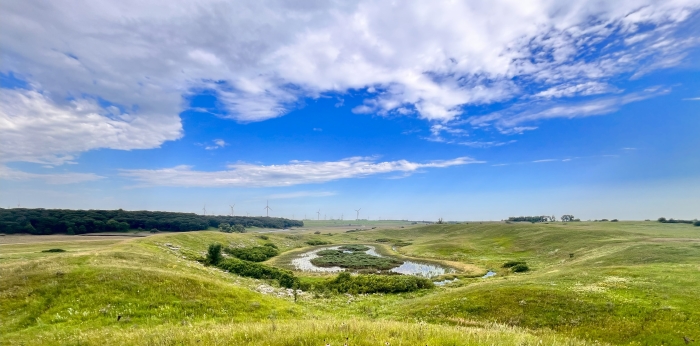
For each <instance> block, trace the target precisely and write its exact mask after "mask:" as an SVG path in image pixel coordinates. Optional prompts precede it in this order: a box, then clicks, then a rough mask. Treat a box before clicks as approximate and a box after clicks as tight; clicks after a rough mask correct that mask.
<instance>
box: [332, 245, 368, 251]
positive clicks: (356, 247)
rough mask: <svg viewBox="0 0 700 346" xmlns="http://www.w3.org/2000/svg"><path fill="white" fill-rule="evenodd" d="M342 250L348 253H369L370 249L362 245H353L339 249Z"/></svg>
mask: <svg viewBox="0 0 700 346" xmlns="http://www.w3.org/2000/svg"><path fill="white" fill-rule="evenodd" d="M339 249H340V250H346V251H353V252H359V251H367V250H369V247H367V246H364V245H360V244H352V245H343V246H341V247H339Z"/></svg>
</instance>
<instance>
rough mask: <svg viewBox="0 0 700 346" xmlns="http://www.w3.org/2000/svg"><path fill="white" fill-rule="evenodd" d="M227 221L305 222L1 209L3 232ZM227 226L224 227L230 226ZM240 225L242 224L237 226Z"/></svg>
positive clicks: (171, 228) (185, 227) (195, 226)
mask: <svg viewBox="0 0 700 346" xmlns="http://www.w3.org/2000/svg"><path fill="white" fill-rule="evenodd" d="M220 224H226V225H227V226H228V228H233V229H235V231H238V232H240V230H241V228H243V227H263V228H289V227H301V226H303V225H304V222H302V221H297V220H289V219H283V218H273V217H246V216H205V215H197V214H194V213H173V212H164V211H143V210H142V211H126V210H122V209H119V210H70V209H27V208H12V209H4V208H0V233H5V234H12V233H29V234H57V233H64V234H83V233H99V232H125V231H128V230H129V229H139V228H140V229H144V230H158V231H168V232H184V231H199V230H206V229H208V228H209V227H215V228H217V227H219V225H220ZM227 226H224V228H227ZM236 226H239V227H236Z"/></svg>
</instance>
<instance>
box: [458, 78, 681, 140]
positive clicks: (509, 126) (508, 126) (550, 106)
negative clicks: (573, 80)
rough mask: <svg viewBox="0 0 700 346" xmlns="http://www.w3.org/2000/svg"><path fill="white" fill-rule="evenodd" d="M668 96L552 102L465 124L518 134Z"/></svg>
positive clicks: (657, 91) (655, 90)
mask: <svg viewBox="0 0 700 346" xmlns="http://www.w3.org/2000/svg"><path fill="white" fill-rule="evenodd" d="M669 92H670V90H669V89H664V88H660V87H650V88H647V89H646V90H644V91H642V92H637V93H629V94H626V95H622V96H613V97H603V98H598V99H594V100H590V101H583V102H573V103H568V104H562V103H552V102H545V103H540V104H517V105H515V106H512V107H511V108H509V109H506V110H504V111H501V112H495V113H491V114H487V115H482V116H473V117H470V118H468V119H467V120H466V123H469V124H471V125H473V126H476V127H484V126H489V125H493V126H495V127H496V128H497V129H498V130H499V131H500V132H501V133H503V134H519V133H523V132H524V131H530V130H534V129H536V128H537V127H534V126H522V124H524V123H531V122H536V121H540V120H546V119H553V118H569V119H571V118H578V117H589V116H595V115H602V114H608V113H612V112H614V111H617V110H618V109H620V107H622V106H624V105H626V104H629V103H632V102H637V101H641V100H646V99H649V98H652V97H656V96H659V95H663V94H667V93H669Z"/></svg>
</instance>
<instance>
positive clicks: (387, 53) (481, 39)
mask: <svg viewBox="0 0 700 346" xmlns="http://www.w3.org/2000/svg"><path fill="white" fill-rule="evenodd" d="M698 8H700V1H698V0H674V1H660V0H621V1H607V2H605V1H603V2H601V1H571V2H561V1H551V0H530V1H515V0H503V1H496V2H493V1H491V2H454V1H431V2H424V1H408V2H374V1H359V2H330V1H329V2H326V1H321V2H297V3H295V2H284V1H236V2H224V1H219V0H204V1H197V2H189V1H178V0H174V1H168V2H167V3H163V2H161V1H148V0H139V1H135V0H125V1H119V2H114V1H106V0H103V1H98V0H96V1H77V0H68V1H62V2H60V3H59V2H41V1H38V0H35V1H33V0H29V1H19V2H12V1H11V2H6V3H4V4H3V6H2V7H0V16H1V17H2V18H3V20H2V22H1V23H0V46H2V47H3V49H2V57H1V58H2V62H3V63H2V65H1V66H0V72H3V73H10V72H12V73H14V74H15V75H17V76H19V77H20V78H23V79H26V80H27V82H28V84H29V88H30V89H31V90H32V91H33V92H36V93H37V95H40V96H37V95H34V96H32V95H30V94H29V92H19V91H15V92H14V93H10V94H6V96H7V97H5V98H3V100H1V101H0V102H2V103H3V105H2V107H4V108H5V109H8V108H10V107H12V105H13V104H15V103H21V102H22V101H21V100H22V97H25V98H28V99H30V101H31V102H32V103H35V104H36V103H42V104H43V105H44V107H48V108H52V109H57V110H58V109H60V110H61V112H62V114H63V115H64V117H65V118H69V119H70V122H68V123H65V124H64V123H60V126H61V127H64V128H66V127H76V128H79V129H80V131H81V133H82V134H85V135H86V136H87V137H88V140H87V141H85V140H84V139H83V138H82V137H81V136H65V137H63V138H65V142H63V143H61V144H60V145H59V146H57V147H56V146H54V144H55V141H53V140H51V139H50V137H49V136H48V135H47V133H46V130H45V129H43V128H41V127H42V126H48V124H46V125H44V123H46V122H49V123H51V124H55V126H54V127H59V124H58V123H57V122H58V120H54V119H51V118H52V117H53V114H55V112H47V113H43V112H34V113H33V114H32V115H31V117H32V118H33V119H36V120H37V124H39V125H41V126H34V127H32V126H28V125H27V124H23V123H15V121H19V122H21V121H23V119H24V118H22V117H19V118H15V117H14V114H13V113H10V114H9V115H10V116H7V115H5V118H4V119H3V121H4V124H3V126H4V127H3V129H5V130H6V129H8V128H9V129H14V128H19V127H22V128H24V132H22V136H25V137H26V138H27V139H19V138H17V136H16V133H15V134H13V135H12V136H14V137H13V138H14V139H13V140H12V141H11V142H8V143H9V144H10V145H11V146H10V147H5V146H4V145H3V147H4V148H3V149H2V150H3V152H2V155H3V160H21V161H34V162H39V161H41V162H46V161H50V162H53V163H56V164H58V163H60V162H65V161H68V160H70V159H72V158H73V156H74V155H76V154H78V153H80V152H82V151H85V150H90V149H95V148H115V149H126V150H128V149H137V148H153V147H157V146H158V145H160V144H161V143H162V142H163V141H167V140H174V139H177V138H180V136H181V127H182V126H181V124H180V119H179V117H178V113H179V112H180V111H182V110H183V101H182V97H183V95H184V96H187V95H189V94H190V93H192V92H194V91H196V90H202V89H212V90H214V91H215V92H216V93H217V94H218V97H219V101H220V102H221V103H222V104H223V105H224V106H225V107H226V108H227V110H228V113H226V114H223V115H221V116H224V117H228V118H232V119H235V120H238V121H241V122H252V121H261V120H265V119H270V118H274V117H279V116H282V115H284V114H286V113H287V112H289V111H290V110H292V109H294V108H295V107H298V104H299V102H300V101H301V100H302V99H303V98H306V97H312V98H313V97H319V96H321V95H322V94H324V93H333V92H340V93H345V92H348V91H358V90H359V91H363V90H364V91H366V99H365V100H364V103H363V104H362V105H361V106H359V107H357V108H355V111H356V112H359V113H376V114H393V113H396V114H401V115H406V114H413V113H415V114H417V116H419V117H421V118H423V119H427V120H433V121H437V122H446V121H449V120H453V119H455V118H457V117H460V116H461V115H462V112H463V111H462V107H463V106H465V105H481V104H489V103H494V102H499V101H504V100H511V99H514V98H516V99H518V98H522V97H525V98H527V97H528V96H534V95H538V97H539V98H547V99H549V98H557V97H567V96H576V95H593V94H601V93H609V92H614V91H615V90H616V89H615V87H614V86H611V85H610V83H611V82H610V80H613V79H614V78H615V77H619V76H622V75H624V74H629V73H635V74H636V75H641V74H644V73H648V72H649V71H652V70H654V69H659V68H666V67H669V66H674V65H676V64H678V63H680V62H681V61H682V59H683V58H684V57H685V53H686V51H688V49H689V47H693V46H696V45H697V44H698V40H697V39H696V38H692V37H691V38H683V37H682V36H681V35H679V34H677V32H676V30H677V29H678V28H679V25H681V24H682V23H684V21H687V20H688V19H689V18H691V17H692V16H693V14H694V13H695V12H696V11H697V10H698ZM604 43H605V44H604ZM609 85H610V86H609ZM90 100H100V102H92V104H91V106H90V107H92V108H93V110H92V113H94V114H100V115H101V116H100V117H97V116H92V117H88V116H85V113H84V111H83V110H82V109H80V108H79V107H77V106H76V104H75V103H74V102H78V103H91V101H90ZM103 101H104V102H103ZM105 103H108V104H109V105H106V104H105ZM112 106H114V107H115V108H112ZM115 109H116V110H117V111H118V112H117V114H116V115H113V114H114V113H112V112H110V110H111V111H114V110H115ZM20 113H21V112H20ZM67 124H71V125H70V126H68V125H67ZM137 128H138V129H137ZM52 131H55V129H54V130H52ZM105 131H106V132H107V133H109V135H107V136H103V134H104V133H105ZM504 131H513V128H508V129H504ZM115 132H117V133H119V134H120V135H118V136H115V135H113V133H115ZM516 132H517V131H516ZM88 133H89V134H88ZM133 134H138V138H137V137H136V136H134V135H133ZM2 136H3V137H4V136H5V133H2ZM31 140H35V141H36V145H35V147H36V148H28V147H27V146H30V147H31V146H33V145H30V143H29V142H30V141H31ZM16 144H17V145H16ZM37 148H39V149H41V148H44V149H46V150H47V151H49V153H44V152H41V150H38V151H37V150H35V149H37ZM8 153H19V154H11V155H10V156H6V155H7V154H8Z"/></svg>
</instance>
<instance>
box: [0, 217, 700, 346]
mask: <svg viewBox="0 0 700 346" xmlns="http://www.w3.org/2000/svg"><path fill="white" fill-rule="evenodd" d="M323 222H326V221H323ZM382 222H384V221H382ZM386 222H387V223H386V224H384V225H376V224H375V225H373V226H371V227H376V229H371V227H365V229H364V230H361V231H357V232H347V230H348V229H336V230H331V231H328V229H329V227H332V226H331V225H329V224H328V223H327V222H326V223H321V222H319V224H317V225H312V224H310V223H309V222H305V224H306V225H305V227H304V228H303V229H302V230H292V231H285V232H270V233H264V236H265V237H267V239H263V238H261V236H262V235H263V234H261V233H254V232H251V233H244V234H236V233H233V234H227V233H221V232H215V231H202V232H186V233H160V234H156V235H152V236H149V237H144V238H130V239H99V240H94V241H85V239H84V238H83V237H78V236H73V237H68V236H66V237H65V238H56V237H54V238H47V241H45V242H41V241H38V242H35V241H32V242H24V241H23V242H19V241H18V242H17V243H13V242H12V241H4V242H0V344H3V345H5V344H7V345H15V344H17V345H39V344H42V345H43V344H57V345H58V344H60V345H63V344H67V345H78V344H80V345H98V344H99V345H104V344H124V345H142V344H150V345H181V344H187V345H189V344H192V345H198V344H205V345H206V344H211V345H216V344H220V345H229V344H237V345H238V344H240V345H325V344H326V343H331V345H342V344H343V343H344V342H346V340H347V341H348V343H349V344H350V345H384V343H385V342H389V343H390V344H391V345H424V344H428V345H540V344H545V345H559V344H561V345H585V344H625V345H685V344H686V340H688V342H690V343H691V345H692V342H693V341H690V340H693V339H695V340H698V341H694V342H695V343H700V298H698V297H700V227H694V226H692V225H688V224H662V223H658V222H616V223H611V222H571V223H567V224H564V223H561V222H557V223H550V224H543V223H539V224H530V223H503V222H483V223H479V222H469V223H462V224H434V225H411V224H410V223H406V224H390V223H389V222H390V221H386ZM401 226H403V227H404V228H401ZM321 229H322V230H323V232H322V234H314V232H315V231H316V230H321ZM350 229H354V227H350ZM326 233H331V235H328V234H326ZM22 239H24V238H22ZM312 239H321V240H324V241H329V242H331V243H332V244H337V245H341V244H366V245H373V246H375V247H376V248H377V250H378V251H379V252H380V253H382V254H385V255H394V256H395V257H397V258H411V259H419V260H420V259H423V260H425V261H430V262H432V263H442V264H446V265H450V266H452V267H454V268H458V269H461V272H459V273H456V274H454V275H452V276H450V277H457V278H459V280H458V281H456V282H454V283H450V284H448V285H446V286H444V287H436V288H434V289H427V290H419V291H415V292H409V293H400V294H363V295H347V294H333V293H328V292H322V293H319V292H302V293H301V294H300V295H299V297H298V300H297V301H296V302H295V301H294V297H293V296H292V295H291V294H290V293H289V291H287V290H286V289H284V288H281V287H279V286H278V285H277V284H276V283H275V282H274V281H265V280H254V279H249V278H242V277H238V276H236V275H233V274H230V273H226V272H223V271H221V270H219V269H217V268H215V267H210V266H206V265H203V264H202V263H200V262H198V261H197V259H199V258H202V257H203V256H204V254H205V252H206V251H207V247H208V246H209V244H211V243H214V242H218V243H221V244H222V245H224V246H230V247H253V246H262V245H263V244H265V243H274V244H275V245H276V246H277V247H279V250H280V252H281V254H280V255H279V256H276V257H273V258H271V259H269V260H267V261H266V262H264V263H265V264H266V265H273V266H279V267H284V268H290V265H289V261H290V260H291V259H292V258H294V257H295V256H297V255H298V254H300V253H302V252H303V251H306V250H310V249H313V248H315V247H313V246H309V245H308V244H307V243H306V242H307V241H309V240H312ZM51 248H62V249H64V250H66V252H57V253H47V252H42V251H43V250H47V249H51ZM516 260H517V261H525V262H527V264H528V266H529V267H530V271H529V272H526V273H513V272H511V271H510V269H508V268H502V265H503V263H505V262H507V261H516ZM487 269H490V270H493V271H495V272H496V273H497V275H496V276H495V277H492V278H487V279H483V278H481V277H480V275H482V274H483V272H485V271H486V270H487ZM296 275H297V276H300V277H302V279H303V280H312V281H313V280H321V279H323V278H324V277H332V276H333V275H331V274H328V275H322V274H314V275H312V274H308V273H296ZM319 276H320V277H319ZM684 338H685V339H684Z"/></svg>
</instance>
